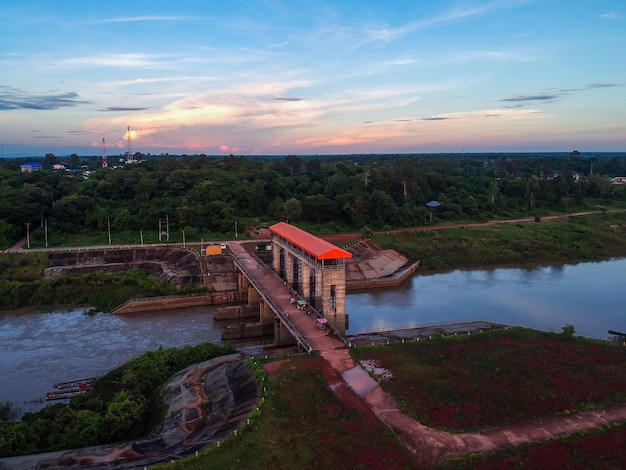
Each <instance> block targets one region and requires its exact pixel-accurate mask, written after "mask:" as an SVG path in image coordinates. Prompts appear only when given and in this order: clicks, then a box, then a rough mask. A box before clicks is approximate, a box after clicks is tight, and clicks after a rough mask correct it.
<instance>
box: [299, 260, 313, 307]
mask: <svg viewBox="0 0 626 470" xmlns="http://www.w3.org/2000/svg"><path fill="white" fill-rule="evenodd" d="M300 277H302V281H301V282H300V285H301V286H302V297H304V298H305V299H309V298H310V297H311V266H309V265H308V264H306V263H304V262H303V263H302V266H301V269H300Z"/></svg>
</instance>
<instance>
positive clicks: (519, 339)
mask: <svg viewBox="0 0 626 470" xmlns="http://www.w3.org/2000/svg"><path fill="white" fill-rule="evenodd" d="M352 354H353V356H354V357H355V358H356V359H358V360H364V359H369V360H375V361H376V362H377V364H378V365H379V367H381V368H384V369H388V370H390V371H391V372H392V373H393V377H392V378H390V379H388V380H385V381H383V382H382V386H383V388H384V389H385V390H386V391H387V392H388V393H390V394H391V395H392V396H394V397H395V398H396V400H397V401H398V403H400V404H402V406H404V407H405V408H406V410H407V411H408V412H409V413H410V414H411V415H412V416H413V417H415V418H416V419H417V420H418V421H419V422H421V423H423V424H426V425H429V426H432V427H435V428H439V429H444V430H451V431H465V430H476V429H480V428H485V427H490V426H497V425H502V424H511V423H519V422H524V421H529V420H533V419H538V418H541V417H542V416H547V415H555V414H557V415H558V414H570V413H572V412H574V411H577V410H582V409H585V408H591V407H599V406H607V405H610V404H614V403H617V402H622V401H626V367H625V366H626V348H622V347H618V346H614V345H611V344H602V343H594V342H588V341H585V340H582V339H579V338H571V337H566V336H565V335H562V334H556V333H554V334H549V333H540V332H535V331H532V330H525V329H518V328H515V329H509V330H506V331H495V332H488V333H482V334H480V335H473V336H464V337H447V338H437V339H433V340H428V341H420V342H414V343H405V344H401V345H391V346H379V347H359V348H356V349H353V350H352Z"/></svg>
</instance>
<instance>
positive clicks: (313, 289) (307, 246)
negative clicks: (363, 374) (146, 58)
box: [230, 222, 352, 352]
mask: <svg viewBox="0 0 626 470" xmlns="http://www.w3.org/2000/svg"><path fill="white" fill-rule="evenodd" d="M270 231H271V232H272V233H273V235H274V238H273V247H272V253H273V257H272V260H273V261H272V268H269V267H268V266H267V265H265V264H264V263H263V262H261V261H260V260H259V259H258V258H256V257H255V256H253V255H252V254H251V253H248V252H246V250H245V249H244V247H243V246H241V245H240V244H232V245H231V246H230V248H231V251H232V255H233V256H232V258H233V261H234V263H235V266H236V267H237V269H238V270H239V272H240V273H241V276H240V281H239V284H240V285H239V289H240V291H245V290H247V292H248V305H259V310H260V322H261V323H262V324H270V323H273V324H274V345H275V346H279V345H289V344H293V343H294V341H295V343H296V344H297V345H298V346H299V348H300V349H301V350H304V351H307V352H310V351H311V350H313V349H318V347H321V346H322V345H321V343H320V341H322V342H323V341H324V340H323V338H324V337H327V336H330V335H328V333H329V332H328V330H327V329H326V328H328V329H330V330H332V331H333V333H335V336H336V337H337V339H335V341H337V340H339V341H340V342H341V341H343V342H344V343H345V339H344V335H345V331H346V328H347V316H346V310H345V305H346V302H345V295H346V286H345V259H346V258H349V257H351V256H352V255H351V254H350V253H349V252H347V251H345V250H342V249H340V248H338V247H336V246H334V245H332V244H331V243H328V242H326V241H324V240H322V239H320V238H318V237H316V236H314V235H312V234H310V233H308V232H305V231H303V230H300V229H299V228H297V227H294V226H292V225H289V224H285V223H282V222H281V223H279V224H275V225H273V226H272V227H270ZM298 300H300V301H302V300H304V301H306V303H307V304H308V308H307V309H304V310H301V309H299V308H298V302H297V301H298ZM321 327H324V328H321Z"/></svg>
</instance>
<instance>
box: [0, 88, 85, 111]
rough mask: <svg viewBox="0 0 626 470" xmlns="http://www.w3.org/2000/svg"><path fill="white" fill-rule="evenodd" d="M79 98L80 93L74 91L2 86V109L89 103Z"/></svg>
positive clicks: (65, 106)
mask: <svg viewBox="0 0 626 470" xmlns="http://www.w3.org/2000/svg"><path fill="white" fill-rule="evenodd" d="M78 98H79V95H78V94H77V93H74V92H73V91H68V92H63V93H29V92H26V91H24V90H20V89H18V88H13V87H7V86H0V111H7V110H15V109H35V110H50V109H59V108H69V107H74V106H78V105H81V104H86V103H89V101H85V100H81V99H78Z"/></svg>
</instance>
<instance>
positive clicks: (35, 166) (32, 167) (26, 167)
mask: <svg viewBox="0 0 626 470" xmlns="http://www.w3.org/2000/svg"><path fill="white" fill-rule="evenodd" d="M41 166H42V165H41V163H38V162H26V163H22V164H21V165H20V170H22V171H23V172H25V173H32V172H33V171H39V170H41Z"/></svg>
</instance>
